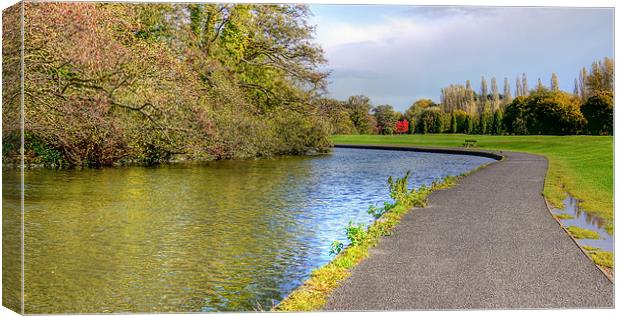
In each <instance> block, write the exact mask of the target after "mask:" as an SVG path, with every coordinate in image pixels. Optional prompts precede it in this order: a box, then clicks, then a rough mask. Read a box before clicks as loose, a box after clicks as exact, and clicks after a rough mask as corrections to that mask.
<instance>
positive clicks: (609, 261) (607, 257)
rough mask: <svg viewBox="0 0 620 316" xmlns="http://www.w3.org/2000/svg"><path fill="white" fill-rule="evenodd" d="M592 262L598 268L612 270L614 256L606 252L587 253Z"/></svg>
mask: <svg viewBox="0 0 620 316" xmlns="http://www.w3.org/2000/svg"><path fill="white" fill-rule="evenodd" d="M588 255H589V256H590V258H592V261H594V263H596V264H597V265H599V266H602V267H606V268H610V269H613V268H614V254H613V253H611V252H608V251H593V252H588Z"/></svg>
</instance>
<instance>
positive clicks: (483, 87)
mask: <svg viewBox="0 0 620 316" xmlns="http://www.w3.org/2000/svg"><path fill="white" fill-rule="evenodd" d="M487 94H488V88H487V80H486V79H484V76H482V78H481V79H480V100H478V101H479V102H480V108H479V110H481V111H482V110H484V105H485V104H486V102H487Z"/></svg>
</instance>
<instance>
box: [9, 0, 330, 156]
mask: <svg viewBox="0 0 620 316" xmlns="http://www.w3.org/2000/svg"><path fill="white" fill-rule="evenodd" d="M24 12H25V21H26V22H25V25H24V32H25V34H24V37H25V52H24V53H25V54H24V55H25V59H24V62H25V63H24V64H25V67H26V69H25V71H24V72H25V78H24V94H25V106H24V108H25V126H24V127H25V136H26V139H27V142H26V144H25V146H26V157H27V159H28V162H33V163H50V162H52V164H54V165H67V166H101V165H110V164H113V163H116V162H119V161H144V162H148V163H154V162H159V161H165V160H168V159H170V158H172V157H175V156H185V157H187V158H205V159H223V158H247V157H256V156H269V155H277V154H289V153H303V152H305V151H307V150H310V149H315V150H323V149H325V148H327V147H329V140H328V134H329V131H328V127H327V126H326V125H325V124H324V122H323V121H322V119H321V118H320V115H321V111H320V105H319V103H317V102H315V100H316V99H317V98H318V96H319V95H320V92H321V90H322V89H323V88H324V86H325V78H326V76H327V75H328V74H327V73H326V72H322V71H319V70H318V69H319V65H321V64H322V63H324V62H325V60H324V58H323V51H322V50H321V48H320V47H318V46H317V45H316V44H314V42H313V39H312V34H313V28H312V27H311V26H310V25H309V24H308V21H307V18H308V14H309V11H308V9H307V7H305V6H289V5H230V4H121V3H106V4H97V3H49V2H28V3H26V4H25V10H24ZM7 47H8V46H7ZM9 51H10V50H7V51H5V55H4V56H5V57H7V58H6V60H10V58H9V57H8V55H6V54H7V53H8V52H9ZM3 60H4V59H3ZM13 62H15V61H13ZM7 66H9V65H7ZM9 68H10V67H9ZM7 78H8V77H4V78H3V79H5V80H7ZM9 115H10V114H9ZM286 117H289V118H290V117H294V119H291V120H292V121H296V122H297V124H294V125H291V124H289V122H288V121H287V119H286ZM285 125H286V126H287V128H289V130H288V131H287V133H281V132H280V131H281V130H282V127H283V126H285ZM3 128H4V127H3ZM4 132H5V139H6V140H7V141H8V143H7V144H6V145H8V146H7V148H18V147H15V146H11V144H10V143H11V141H13V142H14V141H19V139H18V138H15V137H12V136H11V135H13V134H14V133H15V131H14V130H11V129H9V126H8V125H7V127H6V128H5V129H4ZM5 156H7V157H8V156H10V153H5Z"/></svg>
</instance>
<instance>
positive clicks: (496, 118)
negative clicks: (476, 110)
mask: <svg viewBox="0 0 620 316" xmlns="http://www.w3.org/2000/svg"><path fill="white" fill-rule="evenodd" d="M502 122H503V115H502V111H501V110H497V111H495V112H494V113H493V125H492V128H491V133H492V134H494V135H501V134H502V132H503V127H502V124H503V123H502Z"/></svg>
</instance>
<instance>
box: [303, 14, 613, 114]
mask: <svg viewBox="0 0 620 316" xmlns="http://www.w3.org/2000/svg"><path fill="white" fill-rule="evenodd" d="M310 9H311V11H312V12H313V16H312V17H311V19H310V23H311V24H314V25H316V27H317V29H316V34H315V38H316V41H317V42H318V43H319V44H320V45H321V46H322V48H323V49H324V51H325V56H326V58H327V60H328V64H327V65H326V68H327V69H329V70H331V72H332V74H331V76H330V84H329V86H328V91H329V95H330V96H331V97H333V98H336V99H341V100H344V99H346V98H348V97H349V96H350V95H357V94H364V95H367V96H368V97H370V99H371V101H372V103H373V105H380V104H390V105H392V106H394V108H395V109H396V110H399V111H404V110H406V109H407V108H408V107H409V106H410V105H411V104H412V103H413V102H415V101H416V100H418V99H421V98H430V99H432V100H434V101H435V102H438V101H439V97H440V93H441V89H442V88H443V87H446V86H448V85H450V84H452V83H456V84H465V81H466V80H467V79H469V80H471V83H472V87H473V88H474V89H476V90H479V87H480V80H481V76H485V77H486V79H487V82H488V83H489V86H490V82H491V77H493V76H495V77H496V78H497V81H498V85H499V89H500V92H501V91H503V82H504V77H507V78H508V79H509V82H510V84H511V91H512V92H513V94H514V91H515V87H514V85H515V77H516V76H517V75H520V74H522V73H526V74H527V77H528V82H529V86H530V88H532V87H534V86H535V85H536V82H537V80H538V78H541V80H542V82H543V84H545V85H547V86H548V85H549V82H550V78H551V74H552V73H553V72H555V73H556V74H557V75H558V78H559V83H560V88H561V89H562V90H566V91H569V92H572V91H573V86H574V79H575V77H577V76H578V73H579V69H580V68H581V67H583V66H587V67H589V65H591V64H592V62H593V61H595V60H599V59H603V58H604V57H606V56H608V57H613V53H614V51H613V14H614V13H613V9H607V8H557V7H556V8H525V7H520V8H515V7H512V8H510V7H504V8H500V7H463V6H461V7H432V6H381V5H311V6H310Z"/></svg>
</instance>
